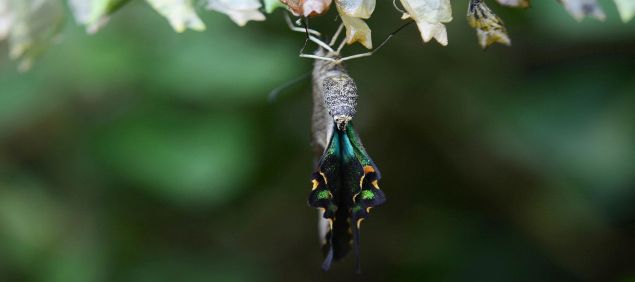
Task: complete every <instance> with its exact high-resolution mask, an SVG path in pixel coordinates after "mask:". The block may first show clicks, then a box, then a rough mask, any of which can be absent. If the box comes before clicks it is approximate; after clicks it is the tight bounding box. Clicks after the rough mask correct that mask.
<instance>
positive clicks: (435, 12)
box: [401, 0, 452, 46]
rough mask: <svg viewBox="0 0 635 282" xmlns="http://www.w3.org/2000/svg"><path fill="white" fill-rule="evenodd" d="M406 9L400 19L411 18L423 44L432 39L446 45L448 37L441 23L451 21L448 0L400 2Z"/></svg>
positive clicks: (450, 9)
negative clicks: (415, 23) (415, 24)
mask: <svg viewBox="0 0 635 282" xmlns="http://www.w3.org/2000/svg"><path fill="white" fill-rule="evenodd" d="M401 5H403V7H404V8H405V9H406V13H405V14H404V15H403V16H402V17H401V18H402V19H407V18H412V19H414V20H415V22H417V27H418V28H419V31H420V32H421V38H422V39H423V41H424V42H429V41H430V40H431V39H432V38H434V39H436V40H437V42H439V44H441V45H443V46H445V45H448V35H447V32H446V29H445V25H443V23H448V22H450V21H452V7H451V6H450V0H401Z"/></svg>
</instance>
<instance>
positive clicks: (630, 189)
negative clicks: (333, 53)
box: [0, 1, 635, 282]
mask: <svg viewBox="0 0 635 282" xmlns="http://www.w3.org/2000/svg"><path fill="white" fill-rule="evenodd" d="M600 3H601V4H602V5H603V6H604V9H605V11H606V12H607V15H608V19H607V21H606V22H604V23H600V22H598V21H595V20H593V19H586V20H585V21H583V22H582V23H576V22H575V21H574V20H573V18H571V17H570V16H569V15H568V14H567V13H566V11H565V10H564V9H562V7H561V6H560V5H559V4H558V3H557V1H534V5H533V7H532V8H531V9H529V10H526V11H523V10H514V9H507V8H503V7H500V6H498V5H496V4H493V3H492V4H491V7H492V8H493V9H494V10H495V11H496V12H497V13H498V14H499V15H500V16H501V17H502V18H503V19H505V20H506V24H507V27H508V30H509V33H510V36H511V38H512V41H513V46H512V47H510V48H507V47H504V46H493V47H491V48H490V49H488V50H486V51H483V50H481V49H480V47H479V46H478V44H477V41H476V36H475V33H474V31H473V30H472V29H471V28H470V27H469V26H468V24H467V23H466V21H465V20H464V14H465V11H466V9H467V1H456V2H455V3H454V18H455V20H454V21H453V22H452V23H450V24H449V25H448V28H449V30H448V31H449V42H450V44H449V46H447V47H441V46H439V45H438V44H436V43H431V44H425V45H424V44H422V43H421V40H420V38H419V35H418V32H417V30H416V28H415V27H414V26H410V27H408V28H406V29H405V30H404V31H402V32H401V33H399V34H398V35H397V36H396V37H395V38H394V39H393V40H392V41H390V42H389V44H387V45H386V47H385V49H382V50H381V51H380V52H379V53H377V54H376V55H375V56H372V57H370V58H365V59H359V60H355V61H351V62H350V63H348V68H349V70H350V72H351V75H352V76H353V77H354V78H355V79H356V80H357V85H358V88H359V91H360V94H361V96H360V101H359V112H358V115H357V117H356V122H355V123H356V127H357V128H358V131H359V132H360V134H361V136H362V139H363V140H364V142H365V145H366V147H367V149H368V151H369V153H370V154H371V155H372V156H373V158H374V159H375V161H376V162H377V164H378V165H379V167H380V168H381V170H382V173H383V179H382V181H381V186H382V188H383V189H384V191H385V192H386V194H387V197H388V202H387V203H386V204H385V205H384V206H382V207H380V208H377V209H375V210H374V213H373V214H372V216H371V218H370V219H369V220H367V221H365V223H364V225H363V227H362V267H363V274H361V275H356V274H355V273H354V259H353V258H352V256H349V257H348V258H347V259H345V260H344V261H342V262H341V263H338V264H336V265H334V267H333V269H332V270H331V271H330V272H328V273H323V272H322V271H321V269H320V267H319V266H320V263H321V260H322V257H321V253H320V250H319V243H318V237H317V226H316V218H317V215H316V211H315V210H313V209H311V208H309V207H308V206H307V204H306V197H307V194H308V192H309V190H310V181H309V179H310V174H311V170H312V162H313V155H312V149H311V147H310V135H309V134H310V125H309V122H310V121H309V118H310V109H311V99H310V81H309V80H308V79H306V80H303V81H302V82H300V83H297V84H295V85H293V86H291V87H289V88H287V89H286V90H284V91H283V92H282V93H281V94H280V95H279V97H278V99H277V100H276V101H275V102H270V101H268V99H267V96H268V93H269V91H270V90H271V89H273V88H275V87H276V86H279V85H281V84H283V83H285V82H287V81H289V80H293V79H294V78H296V77H298V76H301V75H303V74H305V73H307V72H309V71H310V69H311V61H310V60H307V59H301V58H298V57H297V54H298V51H299V49H300V48H301V46H302V44H303V41H304V37H303V35H302V34H299V33H293V32H290V31H289V30H288V29H287V27H286V25H285V24H284V20H283V17H282V11H280V10H279V11H277V12H276V13H275V14H273V15H272V16H270V17H269V18H268V20H267V21H266V22H251V23H249V24H248V25H247V27H244V28H240V27H237V26H235V24H234V23H232V22H231V21H230V20H229V19H228V18H226V17H225V16H224V15H221V14H217V13H211V12H205V13H200V14H201V15H202V16H204V20H205V22H206V24H207V26H208V29H207V31H205V32H200V33H199V32H186V33H184V34H177V33H175V32H174V31H173V30H172V29H171V28H170V26H169V25H168V24H167V22H166V21H165V20H164V19H163V18H162V17H160V16H159V15H157V14H156V13H155V12H154V11H153V10H152V9H150V8H149V7H148V6H147V5H146V4H145V3H143V2H140V1H134V2H133V3H131V4H130V5H128V6H126V7H124V8H123V9H122V10H121V11H119V12H117V13H116V14H115V15H114V17H113V19H112V21H111V23H110V24H109V25H108V26H107V27H106V28H104V29H103V30H102V31H100V32H99V33H97V34H96V35H93V36H90V35H87V34H86V33H85V32H84V30H83V29H82V28H81V27H80V26H77V25H76V24H75V23H73V22H72V20H70V19H69V20H68V22H67V23H66V25H65V27H64V30H63V33H62V38H63V40H62V41H61V43H60V44H57V45H56V46H54V47H52V48H50V50H48V51H47V52H46V53H45V54H44V56H43V57H42V58H41V60H39V61H38V62H37V63H36V64H35V66H34V67H33V69H32V70H30V71H29V72H27V73H24V74H19V73H18V72H17V71H16V66H15V64H14V63H12V62H9V61H8V59H7V58H6V57H4V56H3V58H2V59H1V60H0V280H1V281H59V282H62V281H64V282H67V281H153V282H156V281H354V280H365V281H635V111H634V109H635V22H631V23H628V24H623V23H621V22H620V21H619V17H618V15H617V13H616V11H615V7H614V6H613V2H612V1H600ZM334 18H335V14H330V15H329V16H326V17H323V18H322V19H318V20H315V21H313V22H312V25H313V26H315V27H316V28H318V29H319V30H321V31H323V32H325V33H327V34H328V33H331V32H332V31H333V30H334V29H335V27H336V23H335V22H333V19H334ZM369 24H370V26H371V28H372V29H373V36H374V41H375V44H378V42H379V41H380V40H381V39H382V38H383V37H384V36H385V35H387V34H388V33H390V32H391V31H393V30H394V29H396V28H397V27H398V26H400V25H401V22H400V21H399V14H398V13H397V12H395V11H394V10H393V9H392V6H391V5H390V3H388V2H386V3H384V2H383V1H381V3H378V8H377V10H376V12H375V14H374V16H373V18H372V19H371V20H370V21H369ZM6 49H7V46H6V44H3V45H0V53H1V54H6V51H7V50H6ZM359 51H362V50H361V49H359V48H358V47H350V48H347V49H346V50H345V52H348V53H349V54H352V53H356V52H359Z"/></svg>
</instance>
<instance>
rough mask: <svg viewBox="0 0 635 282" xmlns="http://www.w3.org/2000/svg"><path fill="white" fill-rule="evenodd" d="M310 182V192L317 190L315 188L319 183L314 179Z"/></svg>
mask: <svg viewBox="0 0 635 282" xmlns="http://www.w3.org/2000/svg"><path fill="white" fill-rule="evenodd" d="M311 182H312V183H313V187H312V188H311V191H313V190H315V189H317V187H318V186H319V185H320V183H319V182H318V181H317V180H315V179H312V180H311Z"/></svg>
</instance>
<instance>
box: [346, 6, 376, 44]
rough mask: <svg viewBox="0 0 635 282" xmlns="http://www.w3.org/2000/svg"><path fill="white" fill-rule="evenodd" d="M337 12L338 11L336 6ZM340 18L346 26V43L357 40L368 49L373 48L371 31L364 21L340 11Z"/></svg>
mask: <svg viewBox="0 0 635 282" xmlns="http://www.w3.org/2000/svg"><path fill="white" fill-rule="evenodd" d="M337 10H338V12H340V10H339V7H338V9H337ZM340 18H341V19H342V23H343V24H344V27H345V28H346V43H347V44H353V43H355V42H359V43H361V44H362V45H364V47H366V48H368V49H372V48H373V41H372V37H371V31H370V28H369V27H368V25H367V24H366V22H364V20H362V19H360V18H355V17H351V16H347V15H343V14H342V13H341V12H340Z"/></svg>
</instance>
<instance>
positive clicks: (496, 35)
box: [467, 0, 511, 49]
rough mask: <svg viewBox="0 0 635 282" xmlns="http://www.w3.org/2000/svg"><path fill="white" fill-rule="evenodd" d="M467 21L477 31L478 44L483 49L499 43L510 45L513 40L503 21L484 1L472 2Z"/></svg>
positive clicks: (473, 0)
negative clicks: (510, 38)
mask: <svg viewBox="0 0 635 282" xmlns="http://www.w3.org/2000/svg"><path fill="white" fill-rule="evenodd" d="M467 20H468V22H469V23H470V25H471V26H472V27H473V28H474V29H476V36H477V37H478V42H479V44H480V45H481V47H483V49H485V48H487V47H488V46H490V45H492V44H494V43H496V42H498V43H501V44H505V45H508V46H509V45H510V44H511V40H509V37H508V36H507V31H506V30H505V26H504V25H503V21H502V20H501V19H500V18H499V17H498V16H497V15H496V14H494V12H492V10H490V8H489V7H487V5H485V2H483V0H471V1H470V4H469V5H468V9H467Z"/></svg>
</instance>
